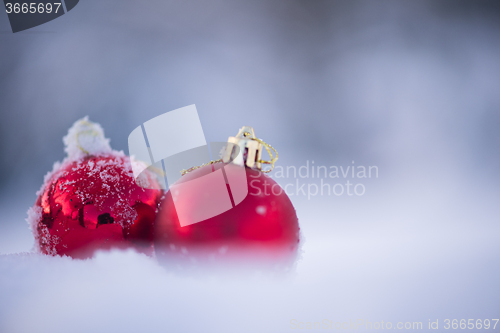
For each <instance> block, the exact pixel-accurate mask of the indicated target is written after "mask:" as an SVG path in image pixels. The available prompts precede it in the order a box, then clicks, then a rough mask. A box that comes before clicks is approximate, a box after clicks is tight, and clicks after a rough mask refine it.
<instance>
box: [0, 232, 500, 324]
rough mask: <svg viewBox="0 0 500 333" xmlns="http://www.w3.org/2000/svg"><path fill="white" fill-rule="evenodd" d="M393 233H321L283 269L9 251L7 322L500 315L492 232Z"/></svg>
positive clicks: (127, 254)
mask: <svg viewBox="0 0 500 333" xmlns="http://www.w3.org/2000/svg"><path fill="white" fill-rule="evenodd" d="M394 235H395V233H394V231H393V230H391V228H387V229H381V230H379V231H378V232H374V231H373V230H366V231H361V230H358V231H350V232H339V231H337V232H334V233H330V232H328V233H327V234H326V235H323V236H322V235H320V234H314V235H312V237H308V240H307V242H306V243H305V246H304V250H305V256H304V258H303V260H301V261H300V262H299V264H298V267H297V269H296V271H295V272H293V273H291V274H289V275H285V276H283V275H275V274H271V273H266V272H254V274H247V275H238V274H223V273H224V272H218V274H214V272H213V271H210V270H207V271H206V274H202V273H199V272H198V273H197V274H196V275H193V276H185V275H182V276H180V275H177V274H175V273H172V270H171V269H169V267H168V266H167V267H164V266H160V265H159V264H158V263H157V262H156V261H155V260H154V259H152V258H149V257H146V256H144V255H141V254H137V253H135V252H133V251H123V252H120V251H113V252H103V253H98V254H97V256H96V257H95V258H94V259H92V260H85V261H82V260H72V259H70V258H68V257H50V256H44V255H40V254H29V253H23V254H10V255H2V256H0V272H1V274H0V295H1V298H2V301H1V302H0V332H6V333H11V332H54V333H57V332H61V333H62V332H64V333H66V332H106V333H108V332H175V333H181V332H189V333H191V332H217V333H220V332H231V333H234V332H238V333H240V332H288V331H290V320H292V319H297V320H298V321H304V322H305V321H322V320H324V319H328V320H333V321H334V322H337V321H342V322H345V321H347V322H349V320H356V319H367V320H372V321H381V320H384V321H385V322H387V321H393V322H394V323H396V322H398V321H403V322H405V321H422V322H424V324H425V323H427V322H428V319H432V320H435V319H439V320H440V322H442V321H443V320H444V319H445V318H449V317H450V316H452V317H456V318H498V295H499V292H500V290H499V286H498V283H496V282H495V281H498V277H499V274H498V270H496V269H495V266H496V264H497V262H498V260H497V259H498V256H497V253H498V248H499V246H498V245H496V244H497V236H496V235H495V234H490V236H489V237H485V235H484V234H482V233H481V232H478V231H477V230H476V231H475V230H467V229H463V230H457V231H455V232H454V233H453V237H452V239H448V240H447V241H446V243H443V240H444V239H446V238H445V237H448V238H449V237H450V230H449V229H438V228H436V229H433V230H431V233H430V234H429V233H428V232H416V233H412V234H408V233H406V232H399V233H396V235H397V236H398V237H396V238H395V236H394ZM415 248H417V249H418V251H415V250H414V249H415ZM233 273H234V272H233Z"/></svg>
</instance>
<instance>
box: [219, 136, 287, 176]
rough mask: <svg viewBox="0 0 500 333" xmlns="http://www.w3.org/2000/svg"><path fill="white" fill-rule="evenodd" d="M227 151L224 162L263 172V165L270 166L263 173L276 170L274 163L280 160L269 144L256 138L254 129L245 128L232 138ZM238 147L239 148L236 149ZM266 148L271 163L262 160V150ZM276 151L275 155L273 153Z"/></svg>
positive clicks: (229, 140)
mask: <svg viewBox="0 0 500 333" xmlns="http://www.w3.org/2000/svg"><path fill="white" fill-rule="evenodd" d="M227 142H228V144H227V146H226V150H225V151H224V153H223V155H222V162H224V163H230V162H231V163H234V164H236V165H240V166H247V167H249V168H253V169H257V170H262V164H270V165H271V168H270V169H269V170H265V171H263V172H270V171H271V170H272V169H273V168H274V163H275V162H276V161H277V160H278V152H277V151H276V149H274V148H273V147H272V146H271V145H269V144H268V143H265V142H264V141H262V140H260V139H258V138H257V137H256V136H255V131H254V129H253V127H250V126H243V127H242V128H241V129H240V131H239V132H238V134H236V136H230V137H229V139H228V140H227ZM236 146H237V147H238V148H236ZM263 147H265V148H266V150H267V152H268V153H269V156H271V161H264V160H262V148H263ZM271 149H272V150H273V151H274V153H275V155H276V156H274V155H273V153H272V152H271Z"/></svg>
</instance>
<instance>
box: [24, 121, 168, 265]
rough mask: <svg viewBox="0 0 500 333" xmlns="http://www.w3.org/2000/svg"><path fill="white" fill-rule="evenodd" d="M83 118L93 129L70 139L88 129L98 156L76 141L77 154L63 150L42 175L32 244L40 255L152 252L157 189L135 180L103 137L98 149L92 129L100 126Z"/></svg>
mask: <svg viewBox="0 0 500 333" xmlns="http://www.w3.org/2000/svg"><path fill="white" fill-rule="evenodd" d="M84 121H85V122H86V126H87V127H92V130H93V131H94V132H89V131H88V130H87V131H86V132H85V128H84V130H82V129H79V130H78V131H75V132H76V138H77V139H78V138H79V139H80V141H85V139H84V136H85V135H87V134H89V133H91V134H92V136H94V138H93V139H92V138H91V140H90V143H91V144H90V146H89V147H90V148H95V150H96V151H94V152H93V154H96V155H98V156H95V155H93V154H90V153H89V152H88V151H86V150H85V149H84V148H82V147H81V146H80V147H79V148H78V149H80V151H83V154H80V152H78V154H76V155H77V156H76V157H75V156H74V155H75V154H73V156H72V154H71V152H69V155H70V156H69V157H68V158H67V159H66V160H65V161H63V163H62V165H61V166H55V170H54V171H53V172H52V174H51V175H49V176H48V179H46V182H45V184H44V186H43V188H42V191H41V192H40V194H39V197H38V199H37V201H36V203H35V207H34V208H33V209H32V210H31V214H30V218H31V220H32V228H33V232H34V235H35V242H36V245H37V248H38V249H39V250H40V251H41V252H42V253H45V254H51V255H56V254H58V255H68V256H71V257H73V258H88V257H91V256H92V255H93V253H94V252H95V251H96V250H106V249H111V248H127V247H133V248H135V249H137V250H139V251H141V252H144V253H147V254H152V252H153V248H152V242H153V224H154V220H155V216H156V210H157V207H158V203H159V200H160V195H161V191H160V190H158V189H145V188H143V187H140V186H139V185H137V183H136V180H135V179H134V175H133V172H132V167H131V162H130V159H129V157H127V156H125V155H124V154H123V153H119V152H114V151H112V150H111V149H108V148H107V147H109V146H108V145H107V141H106V142H104V143H105V144H104V146H103V147H104V149H103V147H102V146H101V147H99V145H97V148H96V144H95V143H96V142H95V137H99V135H97V136H96V134H95V133H98V132H99V130H100V131H102V130H101V129H100V127H99V126H98V125H96V124H92V123H90V122H88V121H87V120H86V119H85V120H84ZM96 126H98V127H97V132H96V131H95V130H96ZM84 127H85V126H84ZM71 134H72V133H71V130H70V134H68V135H71ZM73 134H74V133H73ZM98 134H100V133H98ZM102 138H104V137H103V135H102ZM102 138H101V139H102ZM87 139H88V138H87ZM92 140H94V141H92ZM77 141H78V140H77ZM80 143H81V142H80ZM80 143H78V144H80ZM87 143H89V142H87ZM69 146H71V144H69ZM69 148H70V149H68V147H67V149H66V150H67V151H68V150H69V151H70V150H71V147H69ZM90 148H89V149H90ZM90 150H92V149H90ZM141 176H142V177H143V178H142V181H143V182H146V183H148V186H146V187H148V188H159V186H158V185H157V183H156V180H155V179H154V178H153V177H150V176H149V175H148V174H147V173H144V174H143V175H141Z"/></svg>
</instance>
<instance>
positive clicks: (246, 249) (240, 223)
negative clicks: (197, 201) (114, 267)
mask: <svg viewBox="0 0 500 333" xmlns="http://www.w3.org/2000/svg"><path fill="white" fill-rule="evenodd" d="M228 166H229V167H231V165H228V164H223V163H218V164H214V165H208V166H204V167H202V168H199V169H196V170H194V171H191V172H189V173H188V174H186V175H184V176H183V177H182V178H181V179H180V180H179V181H178V182H177V183H176V184H179V183H184V182H189V181H190V180H193V179H196V178H198V177H203V176H204V175H207V174H209V173H210V172H213V171H215V170H218V169H220V168H222V167H224V168H225V169H226V170H227V167H228ZM245 171H246V180H247V181H246V183H245V184H244V185H243V186H248V195H247V196H246V197H245V198H244V199H243V201H242V202H241V203H239V204H238V205H236V206H235V207H233V208H232V209H229V210H227V211H225V212H223V213H221V214H219V215H217V216H214V217H211V218H209V219H206V220H204V221H201V222H198V223H194V224H190V225H186V226H181V224H180V222H179V217H178V214H177V211H176V207H177V208H181V209H183V208H184V207H180V206H187V207H188V208H190V209H194V210H195V209H199V207H196V206H194V205H193V203H192V202H191V201H189V200H188V199H186V200H180V201H177V202H176V203H175V205H174V201H173V198H172V193H171V191H169V192H168V193H167V194H166V196H165V198H164V200H163V201H162V203H161V205H160V210H159V212H158V215H157V218H156V223H155V250H156V255H157V256H158V257H159V258H160V259H161V258H162V257H164V258H167V259H169V258H182V257H186V258H189V257H190V255H191V254H193V255H194V256H192V257H191V259H192V260H200V258H201V260H205V259H206V260H213V259H214V257H217V258H220V257H221V256H226V257H227V256H228V254H229V255H230V254H234V255H235V256H232V257H233V258H236V259H238V258H241V257H242V256H246V257H248V256H250V257H252V256H253V255H254V254H255V255H259V256H260V258H262V257H266V258H271V259H272V258H281V257H285V258H289V257H294V256H295V255H296V253H297V249H298V243H299V224H298V219H297V215H296V212H295V209H294V207H293V205H292V203H291V201H290V199H289V198H288V196H287V195H286V194H285V192H284V191H283V189H282V188H281V187H280V186H279V185H278V184H277V183H276V182H275V181H274V180H273V179H272V178H270V177H268V176H267V175H266V174H264V173H262V172H261V171H259V170H255V169H250V168H248V167H245ZM226 172H227V171H226ZM227 187H228V188H229V186H227ZM210 190H211V189H209V188H194V189H193V191H200V192H205V193H206V194H207V195H210ZM188 197H189V196H186V198H188ZM230 257H231V256H230Z"/></svg>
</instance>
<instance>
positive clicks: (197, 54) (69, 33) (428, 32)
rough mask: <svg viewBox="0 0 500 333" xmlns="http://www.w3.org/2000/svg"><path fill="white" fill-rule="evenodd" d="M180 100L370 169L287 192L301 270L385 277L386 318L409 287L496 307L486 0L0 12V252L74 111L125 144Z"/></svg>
mask: <svg viewBox="0 0 500 333" xmlns="http://www.w3.org/2000/svg"><path fill="white" fill-rule="evenodd" d="M190 104H196V106H197V108H198V112H199V115H200V118H201V121H202V125H203V128H204V131H205V136H206V138H207V140H208V141H225V140H226V139H227V137H228V136H230V135H234V134H236V132H237V131H238V129H239V128H240V127H241V126H243V125H250V126H253V127H254V128H255V130H256V134H257V136H258V137H261V138H263V139H264V140H265V141H267V142H269V143H271V144H272V145H273V146H275V147H276V148H277V149H278V151H279V153H280V160H279V162H278V164H279V165H282V166H287V165H295V166H297V167H298V166H300V165H304V164H305V162H306V160H309V161H312V160H314V161H315V164H316V165H345V166H347V165H351V163H352V161H355V163H356V165H376V166H378V167H379V178H378V179H371V180H368V181H367V185H366V194H365V195H364V196H362V197H345V196H344V197H333V196H330V197H325V196H323V197H319V196H318V197H315V198H312V199H311V200H308V199H307V198H305V197H303V196H302V197H300V196H299V197H297V196H296V197H293V198H292V201H293V203H294V205H295V206H296V208H297V213H298V215H299V221H300V223H301V228H302V230H303V231H304V234H305V236H306V243H305V247H304V249H305V254H304V261H303V263H304V264H303V265H305V266H302V267H308V268H307V270H305V271H304V270H302V272H305V273H304V274H305V275H302V276H310V279H311V280H308V281H312V280H314V279H318V278H319V277H318V276H321V274H316V273H317V272H316V273H313V272H314V269H315V268H318V267H320V266H321V267H323V265H326V267H330V268H331V271H329V272H330V273H331V275H328V276H337V274H338V275H339V276H343V277H345V276H350V277H353V279H354V280H355V281H358V282H359V283H361V284H362V285H363V286H364V288H365V289H363V288H361V289H359V288H358V289H356V290H358V291H359V292H361V291H364V292H363V295H365V296H363V297H367V302H368V305H366V309H368V308H369V309H375V308H378V305H377V304H378V303H377V301H378V300H380V298H377V295H379V294H373V293H374V291H373V290H374V289H369V288H371V287H373V288H378V287H380V288H384V287H385V288H389V289H388V290H392V291H390V292H388V295H389V296H391V297H392V298H391V299H392V301H393V303H390V300H388V299H386V302H385V303H383V304H385V305H386V306H385V307H382V309H393V311H392V312H391V313H392V314H394V315H395V316H398V315H399V317H398V318H403V317H404V318H406V317H411V316H410V314H411V313H410V312H408V311H406V310H405V309H406V308H404V307H403V308H401V307H398V304H399V305H400V304H404V303H405V302H410V301H409V299H412V297H413V298H414V299H415V298H416V304H424V305H425V304H426V305H425V306H430V308H431V309H430V310H429V311H431V310H435V311H443V313H446V309H450V310H452V309H454V310H456V311H457V312H458V313H463V315H464V316H465V315H467V314H471V313H472V312H471V311H472V310H473V309H474V311H478V313H475V314H476V315H478V316H479V315H481V316H483V315H486V314H487V313H490V312H491V313H493V312H495V311H498V310H499V309H500V304H499V302H498V295H499V294H500V289H499V288H500V287H499V286H498V278H500V271H499V269H498V266H497V265H496V263H497V262H498V259H500V255H499V254H500V251H499V245H498V239H499V238H498V236H499V235H500V232H499V231H500V228H499V222H500V218H499V213H500V207H499V206H500V205H499V202H500V191H499V185H500V174H499V171H500V149H499V147H500V2H498V1H457V0H447V1H444V0H437V1H352V0H351V1H334V0H328V1H324V0H316V1H306V0H302V1H299V0H287V1H284V0H273V1H260V0H257V1H218V0H216V1H201V0H200V1H192V0H187V1H160V0H148V1H130V0H120V1H111V0H106V1H96V0H82V1H80V3H79V4H78V5H77V6H76V7H75V9H73V10H72V11H71V12H69V13H68V14H66V15H63V16H62V17H61V18H59V19H57V20H54V21H52V22H49V23H47V24H44V25H42V26H39V27H37V28H34V29H30V30H28V31H25V32H20V33H16V34H12V33H11V32H10V27H9V24H8V20H7V15H4V14H1V15H0V110H1V111H0V112H1V115H2V119H1V121H0V169H1V171H2V172H1V173H0V210H1V211H2V218H0V252H1V253H12V252H20V251H28V250H29V249H30V248H31V244H32V236H31V235H30V232H29V230H28V229H27V225H26V223H25V222H24V218H25V217H26V210H27V209H28V207H30V206H31V205H32V204H33V203H34V201H35V199H36V196H35V192H36V191H37V190H38V189H39V187H40V185H41V183H42V180H43V175H44V174H45V173H47V171H49V170H50V169H51V168H52V164H53V163H54V162H55V161H56V160H61V159H63V158H64V152H63V144H62V137H63V136H64V135H65V134H66V131H67V129H68V128H69V127H70V126H71V124H72V123H73V122H74V121H75V120H77V119H79V118H81V117H83V116H85V115H89V116H90V119H91V120H93V121H96V122H99V123H100V124H101V125H102V126H103V128H104V130H105V133H106V135H107V137H109V138H111V145H112V147H113V148H114V149H118V150H124V151H125V152H127V137H128V135H129V133H130V132H131V131H132V130H133V129H134V128H135V127H137V126H138V125H139V124H141V123H143V122H145V121H147V120H149V119H151V118H153V117H155V116H157V115H160V114H162V113H164V112H167V111H169V110H173V109H176V108H179V107H182V106H186V105H190ZM315 244H316V245H317V244H323V245H321V246H316V245H315ZM329 244H330V245H329ZM332 244H335V246H337V247H335V248H332V247H331V246H334V245H332ZM308 246H309V252H307V249H308ZM314 246H316V247H314ZM329 258H330V259H331V260H332V261H333V262H335V263H336V266H334V267H335V269H334V268H333V266H329V265H328V260H329ZM335 258H337V259H335ZM348 258H352V259H353V261H349V259H348ZM367 258H369V259H367ZM308 260H309V261H308ZM335 260H337V261H335ZM355 260H358V261H355ZM360 260H361V261H360ZM363 260H365V261H363ZM366 260H368V261H366ZM380 260H382V263H381V265H380V266H371V265H375V264H374V263H377V262H379V261H380ZM384 260H385V261H384ZM354 262H358V263H363V262H364V263H365V264H366V265H362V264H360V265H361V266H357V265H356V264H354ZM409 263H413V264H412V265H414V266H411V265H410V264H409ZM444 263H445V265H444V266H443V264H444ZM315 265H316V266H315ZM339 265H340V266H339ZM367 265H368V266H367ZM408 265H410V266H408ZM495 265H496V266H495ZM300 267H301V266H299V268H300ZM363 267H364V268H363ZM366 267H370V270H368V271H367V268H366ZM397 267H399V269H400V270H402V271H399V273H400V274H399V275H398V273H397V272H398V271H397V269H398V268H397ZM443 267H444V268H443ZM382 268H384V269H386V274H387V275H384V274H385V273H383V272H382V271H380V269H382ZM401 272H403V273H401ZM356 273H359V274H360V275H364V276H366V275H370V274H372V273H373V274H374V276H375V280H366V281H365V280H362V279H361V277H360V276H359V275H356ZM392 273H394V274H392ZM346 274H347V275H346ZM365 274H366V275H365ZM401 274H402V275H401ZM389 276H393V277H394V276H399V277H398V280H391V278H390V277H389ZM459 276H462V277H461V278H459ZM341 279H342V278H341ZM346 279H347V278H346ZM378 279H380V280H378ZM328 281H329V280H328ZM328 281H327V280H326V278H325V282H324V283H325V284H324V286H326V285H327V284H328ZM342 281H343V280H342ZM351 281H353V280H351ZM418 281H420V282H418ZM422 281H423V282H422ZM337 282H338V281H337ZM344 282H345V281H344ZM379 282H380V283H379ZM417 282H418V283H417ZM320 285H321V284H320ZM452 286H453V287H456V289H453V288H452ZM318 288H319V287H318ZM325 288H326V287H325ZM325 288H324V289H321V290H323V291H324V290H327V289H328V288H326V289H325ZM352 288H353V289H355V286H354V285H353V286H352ZM356 288H357V287H356ZM412 288H416V289H412ZM304 290H305V289H304ZM321 290H320V291H318V293H321ZM410 290H412V291H410ZM346 293H347V292H346ZM339 295H345V294H342V293H340V294H339ZM355 295H357V294H355ZM400 295H404V296H407V297H406V298H403V299H401V298H398V297H399V296H400ZM427 296H429V297H427ZM432 297H436V298H432ZM430 299H432V302H430V303H429V304H427V303H426V302H427V301H428V300H430ZM349 302H350V303H349ZM353 302H354V301H353V300H350V301H347V305H346V307H347V308H349V306H352V307H353V308H354V307H355V306H357V305H355V304H357V303H353ZM461 302H463V303H461ZM388 304H391V305H388ZM461 304H463V306H462V305H461ZM358 305H359V304H358ZM410 309H412V310H414V309H416V308H411V307H410ZM422 309H423V308H422ZM311 311H312V310H311ZM405 311H406V312H405ZM422 311H423V310H422ZM488 311H490V312H488ZM297 313H300V311H298V312H297ZM412 313H414V312H412ZM421 313H426V312H421ZM434 313H436V312H434ZM496 313H498V312H496ZM426 314H427V313H426ZM312 317H314V316H313V315H312V314H310V317H309V318H311V319H310V320H313V319H314V318H312ZM475 318H477V316H476V317H475ZM410 319H411V318H410ZM306 320H307V318H306Z"/></svg>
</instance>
